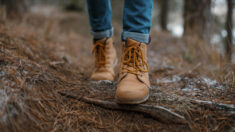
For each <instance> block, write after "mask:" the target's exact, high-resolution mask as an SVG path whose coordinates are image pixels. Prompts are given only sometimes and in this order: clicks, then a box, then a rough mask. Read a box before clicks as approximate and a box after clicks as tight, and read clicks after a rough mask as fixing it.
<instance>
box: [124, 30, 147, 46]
mask: <svg viewBox="0 0 235 132" xmlns="http://www.w3.org/2000/svg"><path fill="white" fill-rule="evenodd" d="M128 38H130V39H133V40H136V41H138V42H141V43H145V44H149V34H144V33H136V32H127V31H124V32H122V40H127V39H128Z"/></svg>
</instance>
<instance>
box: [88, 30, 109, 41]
mask: <svg viewBox="0 0 235 132" xmlns="http://www.w3.org/2000/svg"><path fill="white" fill-rule="evenodd" d="M91 34H92V35H93V37H94V39H102V38H105V37H108V38H109V37H111V36H113V28H111V29H108V30H105V31H101V32H94V31H91Z"/></svg>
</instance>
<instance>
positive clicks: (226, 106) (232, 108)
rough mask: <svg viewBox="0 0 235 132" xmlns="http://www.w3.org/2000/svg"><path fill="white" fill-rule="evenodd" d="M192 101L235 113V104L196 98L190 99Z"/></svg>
mask: <svg viewBox="0 0 235 132" xmlns="http://www.w3.org/2000/svg"><path fill="white" fill-rule="evenodd" d="M190 101H191V102H192V103H196V104H200V105H203V106H207V107H210V108H213V109H221V110H225V111H228V112H231V113H235V105H233V104H223V103H216V102H211V101H204V100H194V99H190Z"/></svg>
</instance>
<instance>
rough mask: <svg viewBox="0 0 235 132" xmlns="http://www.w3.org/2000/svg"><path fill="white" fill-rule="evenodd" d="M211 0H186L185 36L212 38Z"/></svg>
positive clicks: (207, 39)
mask: <svg viewBox="0 0 235 132" xmlns="http://www.w3.org/2000/svg"><path fill="white" fill-rule="evenodd" d="M210 7H211V0H184V14H183V16H184V36H187V35H191V36H192V35H193V36H196V37H198V38H200V39H203V40H206V41H208V42H209V40H210V25H211V24H210V18H211V11H210Z"/></svg>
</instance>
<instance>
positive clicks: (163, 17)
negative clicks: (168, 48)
mask: <svg viewBox="0 0 235 132" xmlns="http://www.w3.org/2000/svg"><path fill="white" fill-rule="evenodd" d="M160 5H161V11H160V24H161V29H162V30H163V31H167V22H168V5H169V0H160Z"/></svg>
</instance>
